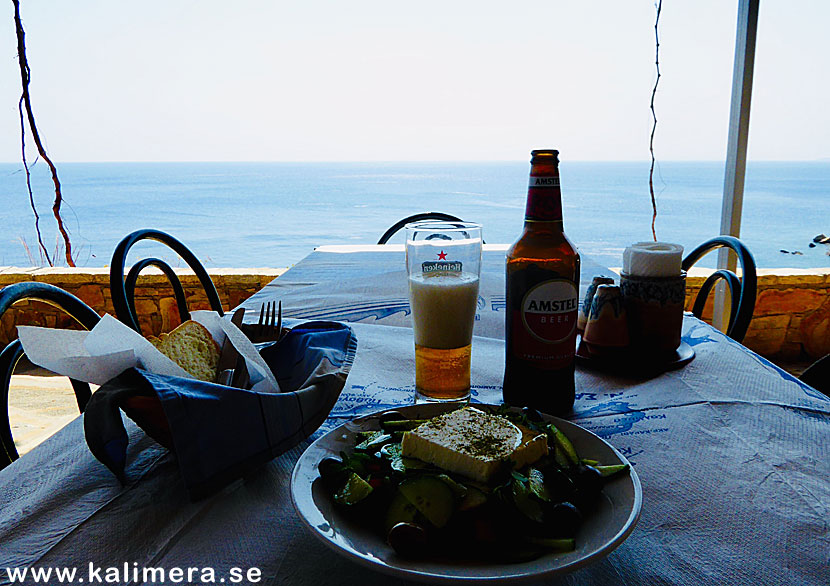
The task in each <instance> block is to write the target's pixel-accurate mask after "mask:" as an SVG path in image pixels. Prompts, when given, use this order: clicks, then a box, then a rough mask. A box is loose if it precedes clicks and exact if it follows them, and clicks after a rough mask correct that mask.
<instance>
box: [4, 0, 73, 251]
mask: <svg viewBox="0 0 830 586" xmlns="http://www.w3.org/2000/svg"><path fill="white" fill-rule="evenodd" d="M12 3H13V4H14V25H15V32H16V33H17V60H18V62H19V64H20V80H21V82H22V86H23V93H22V95H21V98H20V99H21V100H22V102H23V104H24V105H25V106H26V116H27V119H28V121H29V129H30V130H31V132H32V140H33V141H34V143H35V146H36V147H37V152H38V153H39V154H40V156H41V158H42V159H43V160H44V161H46V164H47V165H49V170H50V171H51V172H52V183H54V184H55V201H54V203H53V204H52V215H54V216H55V220H56V221H57V223H58V231H59V232H60V234H61V236H62V237H63V242H64V246H65V251H64V252H65V255H66V264H67V265H68V266H70V267H74V266H75V261H73V260H72V243H71V242H70V241H69V234H68V233H67V231H66V228H65V227H64V225H63V219H62V218H61V213H60V212H61V202H62V201H63V195H62V194H61V182H60V181H59V180H58V170H57V168H55V164H54V163H52V160H51V159H50V158H49V155H47V154H46V149H45V148H44V147H43V142H42V141H41V140H40V134H39V133H38V131H37V124H35V116H34V114H33V113H32V101H31V99H30V97H29V80H30V79H31V71H30V70H29V62H28V61H27V59H26V43H25V36H26V33H25V31H24V30H23V22H22V21H21V20H20V2H19V0H12ZM23 164H24V166H25V165H26V163H25V161H24V163H23ZM27 174H28V169H27ZM39 236H40V234H39V233H38V237H39ZM38 239H39V240H40V238H38ZM47 258H48V256H47ZM49 264H50V265H51V264H52V263H51V262H50V263H49Z"/></svg>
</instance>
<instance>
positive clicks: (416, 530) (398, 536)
mask: <svg viewBox="0 0 830 586" xmlns="http://www.w3.org/2000/svg"><path fill="white" fill-rule="evenodd" d="M386 541H387V542H389V545H391V546H392V548H393V549H394V550H395V551H396V552H397V553H398V555H400V556H402V557H405V558H422V557H424V556H425V555H426V554H427V553H428V546H429V540H428V536H427V532H426V529H424V528H423V527H421V526H420V525H416V524H415V523H398V524H397V525H395V526H394V527H392V529H390V530H389V534H388V535H387V536H386Z"/></svg>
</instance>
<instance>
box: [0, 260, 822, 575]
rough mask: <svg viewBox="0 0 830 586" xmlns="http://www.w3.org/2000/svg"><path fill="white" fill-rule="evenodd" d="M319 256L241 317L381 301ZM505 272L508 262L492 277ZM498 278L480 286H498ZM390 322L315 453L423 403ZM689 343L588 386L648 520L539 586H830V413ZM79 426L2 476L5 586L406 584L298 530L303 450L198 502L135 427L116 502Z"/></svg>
mask: <svg viewBox="0 0 830 586" xmlns="http://www.w3.org/2000/svg"><path fill="white" fill-rule="evenodd" d="M315 254H320V255H321V257H318V258H316V259H315V257H314V255H312V256H310V257H309V258H308V259H307V260H308V261H309V263H308V264H306V265H303V263H300V264H298V265H297V267H296V272H295V273H294V274H292V272H293V271H294V269H292V271H289V272H288V273H286V275H283V276H282V277H280V278H279V279H278V280H277V282H275V283H274V284H272V285H270V286H268V287H266V288H265V289H264V290H263V291H261V292H260V293H258V294H257V295H256V296H255V298H254V299H252V300H251V301H250V302H248V303H246V306H249V307H251V308H258V306H259V303H260V302H261V301H263V300H275V299H283V302H284V305H285V307H286V309H287V313H289V312H294V311H296V312H300V311H306V310H307V309H308V308H311V307H317V306H318V304H319V303H322V299H323V297H324V295H323V294H322V293H320V291H322V290H323V289H325V288H328V290H329V291H330V292H331V300H332V304H341V300H342V299H344V298H347V297H348V293H347V292H346V291H347V288H346V284H347V282H352V283H355V282H361V283H364V284H366V286H365V287H364V288H362V289H361V292H358V293H355V294H353V297H352V301H353V302H354V303H358V302H361V303H362V302H367V303H368V302H370V301H372V300H371V299H369V298H368V295H367V294H366V291H369V292H372V291H374V289H373V288H372V285H371V283H372V282H383V280H384V279H383V278H378V274H379V273H377V270H378V269H379V268H380V269H382V268H383V263H382V262H380V261H378V262H379V264H376V265H375V268H373V269H370V267H369V265H370V264H371V263H369V262H368V261H367V260H366V259H367V257H363V258H362V259H361V258H359V257H355V256H351V255H350V254H348V253H343V252H336V253H330V254H337V255H340V256H339V258H340V261H336V260H333V258H334V257H330V256H328V254H329V253H328V252H326V251H322V252H319V253H315ZM317 260H319V261H321V262H322V261H324V262H325V263H328V266H327V268H326V269H325V270H327V271H329V273H324V272H322V271H321V273H320V274H325V280H324V279H323V278H319V280H317V281H314V280H313V279H312V278H311V277H313V275H312V274H311V273H309V272H306V269H307V268H308V267H309V266H310V265H311V263H312V262H316V261H317ZM304 262H305V261H304ZM372 262H374V261H372ZM355 263H356V266H359V267H363V269H364V270H365V271H366V272H364V273H363V274H362V275H358V276H353V275H351V274H350V270H351V269H348V268H343V267H349V266H350V265H355ZM338 265H341V271H340V273H339V275H340V276H339V277H338V276H337V275H338V271H337V266H338ZM496 265H498V262H497V258H496V260H494V261H492V263H490V265H489V266H491V267H495V266H496ZM485 266H487V264H486V265H485ZM318 267H319V265H318ZM388 268H390V269H391V268H393V267H388ZM502 268H503V267H502ZM494 270H495V269H493V268H491V269H487V272H486V275H487V276H488V277H492V280H493V282H494V283H496V282H497V280H498V276H497V275H495V274H494ZM386 272H387V273H395V271H394V270H387V271H386ZM380 274H384V273H383V272H381V273H380ZM584 274H585V273H584V271H583V275H584ZM502 278H503V277H502ZM282 279H285V281H283V283H282V284H281V285H279V286H277V285H278V284H279V281H281V280H282ZM483 283H484V281H483ZM496 285H497V283H496ZM502 286H503V284H502ZM312 289H313V291H312ZM482 291H483V293H484V294H485V295H489V292H488V289H487V288H484V287H483V288H482ZM310 292H315V293H314V295H313V296H312V295H310V294H309V293H310ZM493 294H495V293H493ZM303 296H307V297H306V298H307V299H308V300H309V302H308V305H303V304H302V302H301V299H302V298H303ZM399 297H400V295H399ZM379 301H382V296H379V295H375V302H376V303H378V302H379ZM249 313H250V312H249ZM401 313H403V314H405V310H404V309H401ZM492 313H498V310H497V309H495V307H494V308H493V309H492ZM289 315H290V313H289ZM295 316H297V315H296V314H295ZM298 317H304V318H310V317H315V316H312V315H303V316H298ZM320 317H324V318H326V319H331V318H332V316H331V315H324V316H320ZM250 319H255V317H253V318H251V317H249V320H250ZM341 319H344V318H341ZM384 319H391V317H390V316H389V315H386V316H385V317H381V318H380V319H376V318H374V317H372V316H363V317H362V318H361V320H360V321H357V322H356V323H353V324H352V327H353V328H354V331H355V333H356V335H357V338H358V340H359V347H358V352H357V357H356V359H355V362H354V365H353V368H352V371H351V373H350V375H349V378H348V380H347V383H346V388H345V389H344V392H343V393H342V395H341V398H340V401H339V402H338V403H337V405H336V406H335V408H334V410H333V411H332V415H331V417H330V418H329V419H328V421H327V422H326V424H324V427H323V428H321V430H320V431H318V432H317V434H315V437H317V436H319V435H320V434H321V433H323V432H324V431H325V430H327V429H331V428H332V427H334V426H336V425H338V424H340V423H342V422H343V421H345V420H347V419H348V418H351V417H353V416H355V415H358V414H363V413H367V412H371V411H374V410H376V409H379V408H385V407H390V406H397V405H402V404H408V403H410V402H411V400H412V394H413V387H414V385H413V372H414V351H413V342H412V336H411V331H409V330H408V329H407V328H406V327H403V326H404V325H405V323H404V322H403V321H399V322H397V323H396V324H395V325H384V324H383V323H380V321H382V320H384ZM485 320H488V321H485ZM481 322H482V323H485V324H486V323H488V322H492V323H497V320H496V319H492V320H490V319H489V318H486V317H484V316H482V320H481ZM497 331H498V328H495V327H492V328H491V329H490V330H482V332H483V333H480V332H477V334H478V335H477V336H476V337H475V338H474V341H473V366H472V372H473V398H474V400H476V401H481V402H500V400H501V396H500V384H501V377H502V369H503V366H504V350H503V342H502V341H501V340H500V339H499V336H498V335H497V334H496V332H497ZM488 333H489V334H491V335H486V334H488ZM683 340H684V341H685V342H686V343H688V344H689V345H690V346H692V347H693V348H694V350H695V352H696V358H695V359H694V360H693V361H692V362H691V363H690V364H688V365H687V366H685V367H684V368H682V369H679V370H676V371H672V372H668V373H665V374H663V375H661V376H658V377H655V378H652V379H648V380H638V379H631V378H625V377H622V376H613V375H609V374H604V373H599V372H592V371H589V370H586V369H583V368H579V369H578V370H577V385H578V389H577V399H576V405H575V414H574V416H573V418H572V419H573V420H574V421H575V422H577V423H579V424H580V425H583V426H584V427H586V428H587V429H590V430H591V431H594V432H595V433H597V434H598V435H600V436H601V437H603V438H605V439H606V440H607V441H609V442H610V443H611V444H612V445H614V446H615V447H617V448H618V449H619V450H620V451H621V452H622V453H623V454H624V455H625V456H626V457H627V458H628V459H629V460H630V461H631V462H632V463H633V464H634V466H635V468H636V470H637V473H638V475H639V477H640V480H641V482H642V485H643V495H644V502H643V509H642V514H641V518H640V521H639V523H638V525H637V527H636V528H635V530H634V532H633V533H632V534H631V536H630V537H629V538H628V539H627V540H626V541H625V542H624V543H623V544H622V545H621V546H620V547H619V548H618V549H617V550H615V551H614V552H613V553H612V554H611V555H609V556H608V557H607V558H605V559H603V560H601V561H599V562H597V563H595V564H592V565H590V566H588V567H586V568H583V569H581V570H578V571H576V572H574V573H572V574H569V575H567V576H564V577H562V578H560V579H555V580H546V581H545V583H546V584H568V585H581V584H585V585H588V584H643V585H651V584H682V585H690V586H691V585H698V584H711V585H721V584H752V585H753V586H758V585H766V584H769V585H773V584H811V585H816V586H818V585H822V586H823V585H826V584H828V583H830V569H828V568H830V565H828V563H829V562H830V480H828V479H830V457H829V456H830V453H828V448H827V445H828V440H830V400H828V398H827V397H825V396H824V395H822V394H820V393H818V392H817V391H815V390H814V389H812V388H811V387H808V386H806V385H803V384H801V383H800V382H799V381H797V380H796V379H794V378H793V377H791V376H790V375H788V374H786V373H784V372H783V371H781V370H780V369H778V368H777V367H775V366H774V365H772V364H770V363H769V362H767V361H766V360H764V359H763V358H761V357H759V356H757V355H756V354H754V353H752V352H750V351H749V350H747V349H746V348H745V347H743V346H742V345H740V344H738V343H736V342H734V341H732V340H730V339H728V338H727V337H725V336H724V335H723V334H721V333H720V332H718V331H716V330H714V329H713V328H711V327H710V326H708V325H706V324H704V323H702V322H700V321H698V320H696V319H694V318H691V317H687V318H686V319H685V321H684V329H683ZM81 427H82V426H81V421H80V419H78V420H75V421H74V422H72V423H70V424H69V425H68V426H67V427H66V428H64V429H63V430H62V431H60V432H59V433H58V434H56V435H55V436H53V437H52V438H50V439H49V440H47V441H46V442H45V443H44V444H42V445H41V446H39V447H38V448H36V449H35V450H33V451H32V452H30V453H29V454H27V455H25V456H24V457H23V458H21V459H20V460H18V461H17V462H15V463H14V464H12V465H11V466H9V467H8V468H6V469H5V470H2V471H0V584H3V583H7V582H8V578H7V576H6V568H20V567H28V566H31V565H34V566H37V567H40V568H55V567H77V568H79V569H80V570H81V571H82V572H83V573H82V574H79V575H81V576H83V577H86V573H87V570H88V569H89V567H94V568H101V567H103V568H108V567H116V568H121V569H122V570H123V569H124V567H125V566H124V564H127V566H126V568H127V569H130V568H133V567H135V568H143V567H154V568H164V569H168V570H169V569H171V568H190V567H192V568H210V569H211V570H212V571H213V572H214V573H215V578H216V582H217V583H219V579H220V578H223V577H224V578H227V577H228V576H230V575H231V572H232V570H233V569H234V568H243V569H249V568H256V569H257V570H258V571H260V572H261V575H262V580H261V582H259V583H262V584H299V585H304V584H308V585H309V586H310V585H315V586H316V585H323V584H364V585H372V584H377V585H381V584H389V583H396V581H395V580H394V579H390V577H388V576H386V575H383V574H380V573H376V572H373V571H371V570H368V569H366V568H363V567H361V566H358V565H356V564H354V563H353V562H351V561H349V560H347V559H346V558H344V557H341V556H339V555H338V554H336V553H334V552H332V551H329V550H328V549H326V548H325V546H323V545H322V544H321V543H320V542H319V541H318V540H317V539H316V538H314V537H313V536H311V535H310V534H308V533H307V532H306V531H305V529H304V528H303V527H302V526H301V523H300V521H299V519H298V518H297V516H296V513H295V512H294V510H293V507H292V505H291V501H290V497H289V478H290V473H291V470H292V467H293V464H294V462H295V461H296V460H297V458H298V457H299V454H300V453H301V452H302V450H303V449H304V447H305V446H306V445H307V443H304V444H303V445H301V446H298V447H297V448H296V449H294V450H292V451H290V452H288V453H286V454H284V455H282V456H281V457H279V458H277V459H276V460H274V461H272V462H270V463H269V464H267V465H266V466H265V467H264V468H263V469H261V470H259V471H258V472H256V473H254V474H251V475H249V476H248V477H247V478H246V479H244V481H241V482H238V483H236V484H234V485H232V486H231V487H228V488H227V489H225V490H224V491H222V492H220V493H219V494H217V495H215V496H213V497H211V498H209V499H206V500H203V501H199V502H196V503H191V502H189V501H188V498H187V494H186V492H185V489H184V486H183V485H182V481H181V479H180V476H179V474H178V470H177V467H176V462H175V461H174V460H173V458H172V457H171V456H170V455H169V454H168V453H167V452H166V450H164V449H163V448H161V447H160V446H158V445H157V444H155V443H154V442H152V440H149V439H148V438H147V437H146V436H144V435H143V433H142V432H141V431H140V430H138V429H136V428H135V427H134V426H132V425H128V431H129V433H130V434H131V441H130V446H131V447H130V450H131V453H130V454H129V457H128V459H129V461H130V462H131V463H132V464H131V466H130V468H129V469H128V471H127V473H128V477H129V479H130V482H129V483H128V485H127V486H125V487H121V486H120V485H119V484H118V482H117V481H116V480H115V479H114V478H113V477H112V476H111V475H110V474H109V473H108V471H107V470H106V469H105V468H104V467H103V466H102V465H101V464H100V463H98V462H97V461H96V460H95V459H94V458H93V457H92V455H91V454H90V453H89V451H88V449H87V448H86V445H85V443H84V441H83V436H82V429H81ZM311 439H314V438H311ZM90 564H92V566H90ZM207 577H208V578H209V577H210V576H207ZM4 580H5V581H4ZM85 582H86V580H85ZM203 582H205V583H208V581H206V580H204V579H202V580H201V581H199V580H193V581H191V582H187V583H203Z"/></svg>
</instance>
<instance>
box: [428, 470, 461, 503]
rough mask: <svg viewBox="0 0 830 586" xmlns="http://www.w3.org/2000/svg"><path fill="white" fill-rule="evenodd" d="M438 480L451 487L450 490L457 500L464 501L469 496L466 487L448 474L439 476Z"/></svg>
mask: <svg viewBox="0 0 830 586" xmlns="http://www.w3.org/2000/svg"><path fill="white" fill-rule="evenodd" d="M436 478H438V479H439V480H441V481H443V482H444V483H446V485H447V486H449V487H450V490H451V491H452V494H453V496H455V498H456V499H462V498H464V495H466V494H467V487H466V486H464V485H463V484H460V483H458V482H456V481H455V480H453V479H452V478H450V477H449V476H447V475H446V474H438V475H437V476H436Z"/></svg>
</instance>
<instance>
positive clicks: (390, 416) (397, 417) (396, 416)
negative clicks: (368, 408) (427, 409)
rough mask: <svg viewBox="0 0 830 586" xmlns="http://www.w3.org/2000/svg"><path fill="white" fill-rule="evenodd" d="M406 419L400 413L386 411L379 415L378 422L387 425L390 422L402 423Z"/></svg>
mask: <svg viewBox="0 0 830 586" xmlns="http://www.w3.org/2000/svg"><path fill="white" fill-rule="evenodd" d="M404 419H407V418H406V417H404V416H403V414H402V413H401V412H400V411H387V412H385V413H381V415H380V422H381V423H389V422H390V421H403V420H404Z"/></svg>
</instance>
